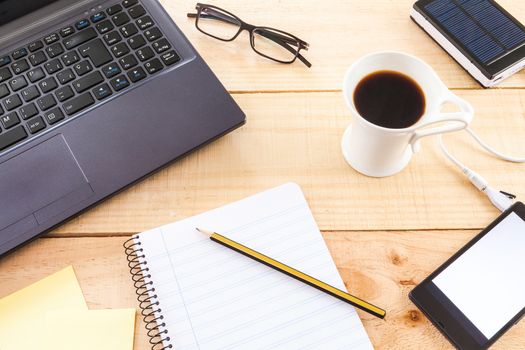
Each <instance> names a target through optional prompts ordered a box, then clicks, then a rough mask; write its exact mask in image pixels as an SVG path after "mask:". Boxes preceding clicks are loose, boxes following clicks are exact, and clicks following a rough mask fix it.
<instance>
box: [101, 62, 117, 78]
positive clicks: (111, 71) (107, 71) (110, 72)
mask: <svg viewBox="0 0 525 350" xmlns="http://www.w3.org/2000/svg"><path fill="white" fill-rule="evenodd" d="M120 72H121V70H120V68H119V66H118V65H117V64H116V63H110V64H108V65H107V66H105V67H102V73H104V75H105V76H106V78H108V79H109V78H112V77H114V76H115V75H117V74H119V73H120Z"/></svg>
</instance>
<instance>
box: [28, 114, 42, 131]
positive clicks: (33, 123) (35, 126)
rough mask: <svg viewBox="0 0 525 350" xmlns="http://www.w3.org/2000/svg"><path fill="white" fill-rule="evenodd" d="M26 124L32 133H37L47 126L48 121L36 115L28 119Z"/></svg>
mask: <svg viewBox="0 0 525 350" xmlns="http://www.w3.org/2000/svg"><path fill="white" fill-rule="evenodd" d="M26 125H27V129H28V130H29V132H30V133H31V134H36V133H37V132H39V131H41V130H43V129H45V127H46V123H44V119H42V117H34V118H33V119H31V120H28V121H27V124H26Z"/></svg>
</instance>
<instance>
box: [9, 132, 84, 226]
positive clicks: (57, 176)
mask: <svg viewBox="0 0 525 350" xmlns="http://www.w3.org/2000/svg"><path fill="white" fill-rule="evenodd" d="M92 194H93V190H92V188H91V186H90V185H89V182H88V180H87V179H86V177H85V175H84V173H83V172H82V169H81V168H80V166H79V164H78V163H77V161H76V159H75V157H74V156H73V154H72V153H71V150H70V149H69V146H68V145H67V142H66V140H65V139H64V137H63V136H62V135H57V136H55V137H52V138H51V139H49V140H47V141H44V142H42V143H41V144H39V145H37V146H35V147H33V148H31V149H30V150H28V151H25V152H23V153H21V154H20V155H18V156H16V157H14V158H11V159H9V160H7V161H5V162H3V163H1V164H0V200H1V203H2V210H0V233H1V232H2V231H3V229H4V228H5V227H8V226H10V225H13V224H15V223H18V222H19V221H21V220H22V219H27V218H28V217H31V216H33V217H34V219H36V223H38V224H43V223H45V222H46V221H47V220H49V219H51V218H53V217H54V216H56V215H58V214H60V213H62V212H64V211H65V210H67V209H68V208H70V207H71V206H73V205H74V204H77V203H79V202H80V201H82V200H84V199H87V198H88V197H90V196H91V195H92ZM26 221H27V220H26ZM33 221H34V220H33ZM14 226H16V225H14ZM8 231H9V230H8ZM20 233H23V232H20Z"/></svg>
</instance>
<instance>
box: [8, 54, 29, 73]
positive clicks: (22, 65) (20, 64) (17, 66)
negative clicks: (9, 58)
mask: <svg viewBox="0 0 525 350" xmlns="http://www.w3.org/2000/svg"><path fill="white" fill-rule="evenodd" d="M11 69H12V70H13V73H15V74H20V73H23V72H25V71H26V70H28V69H29V63H27V60H26V59H25V58H24V59H21V60H19V61H16V62H15V63H13V64H12V65H11Z"/></svg>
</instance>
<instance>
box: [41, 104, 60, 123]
mask: <svg viewBox="0 0 525 350" xmlns="http://www.w3.org/2000/svg"><path fill="white" fill-rule="evenodd" d="M44 118H45V119H46V120H47V122H48V123H49V125H53V124H55V123H56V122H59V121H61V120H62V119H64V113H62V110H61V109H60V108H59V107H57V108H53V109H52V110H50V111H48V112H45V113H44Z"/></svg>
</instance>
